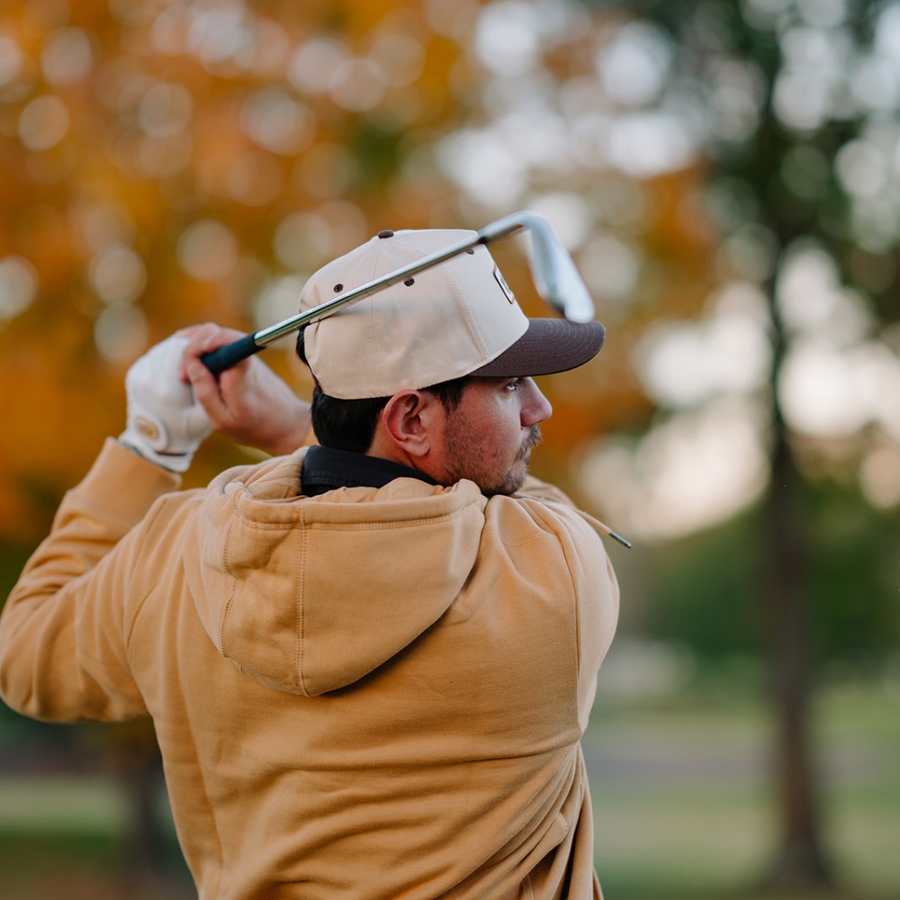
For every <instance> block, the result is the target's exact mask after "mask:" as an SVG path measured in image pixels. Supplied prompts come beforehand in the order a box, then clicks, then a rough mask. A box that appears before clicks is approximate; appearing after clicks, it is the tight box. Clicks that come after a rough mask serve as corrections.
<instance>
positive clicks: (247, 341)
mask: <svg viewBox="0 0 900 900" xmlns="http://www.w3.org/2000/svg"><path fill="white" fill-rule="evenodd" d="M532 218H533V217H529V216H524V217H523V216H522V215H521V214H514V215H511V216H507V217H506V218H504V219H499V220H498V221H496V222H493V223H491V224H490V225H486V226H485V227H484V228H483V229H481V231H478V232H476V233H475V234H474V235H473V236H472V237H470V238H465V239H463V240H461V241H458V242H457V243H455V244H451V245H450V246H448V247H445V248H444V249H443V250H439V251H437V252H435V253H431V254H429V255H428V256H424V257H422V259H419V260H417V261H416V262H414V263H410V264H409V265H407V266H404V267H403V268H401V269H396V270H395V271H394V272H391V273H390V274H388V275H385V276H383V277H381V278H377V279H375V280H374V281H370V282H368V283H367V284H364V285H362V286H361V287H358V288H354V289H353V290H352V291H347V292H346V293H345V294H341V295H340V296H339V297H335V298H334V299H333V300H328V301H326V302H325V303H320V304H319V305H318V306H314V307H313V308H312V309H308V310H306V312H302V313H300V314H299V315H296V316H292V317H291V318H289V319H285V320H284V321H283V322H279V323H278V324H276V325H271V326H269V327H268V328H263V329H261V330H260V331H257V332H254V333H253V334H248V335H246V336H245V337H242V338H239V339H238V340H236V341H233V342H232V343H230V344H225V345H224V346H222V347H219V348H218V349H216V350H212V351H210V352H209V353H207V354H205V355H203V356H201V357H200V360H201V362H202V363H203V364H204V365H205V366H206V367H207V369H209V370H210V372H212V373H213V374H214V375H218V374H219V373H220V372H224V371H225V370H226V369H230V368H231V367H232V366H235V365H237V364H238V363H239V362H240V361H241V360H243V359H247V358H248V357H250V356H253V354H254V353H258V352H259V351H260V350H262V349H264V348H265V347H268V346H269V344H272V343H274V342H275V341H277V340H279V339H280V338H283V337H286V336H287V335H289V334H291V333H292V332H295V331H299V330H300V329H301V328H303V327H304V326H305V325H309V324H310V323H311V322H316V321H318V320H319V319H323V318H325V316H329V315H331V314H332V313H334V312H336V311H337V310H338V309H340V308H341V307H343V306H347V305H348V304H350V303H355V302H356V301H357V300H362V299H363V298H364V297H368V296H369V295H370V294H374V293H375V292H376V291H380V290H382V289H383V288H386V287H390V285H392V284H396V283H397V282H399V281H404V280H405V279H407V278H410V277H411V276H413V275H416V274H417V273H419V272H422V271H424V270H425V269H430V268H431V267H432V266H437V265H440V264H441V263H443V262H446V261H447V260H448V259H452V258H453V257H454V256H459V254H460V253H465V252H466V251H467V250H471V249H473V248H474V247H476V246H478V245H479V244H489V243H492V242H493V241H496V240H500V239H501V238H505V237H508V236H509V235H511V234H514V233H515V232H517V231H520V230H522V229H523V228H526V227H528V225H527V223H528V222H529V221H530V220H531V219H532Z"/></svg>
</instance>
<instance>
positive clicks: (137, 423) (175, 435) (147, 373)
mask: <svg viewBox="0 0 900 900" xmlns="http://www.w3.org/2000/svg"><path fill="white" fill-rule="evenodd" d="M187 344H188V339H187V338H183V337H176V336H174V335H173V336H172V337H170V338H167V339H166V340H164V341H163V342H162V343H159V344H157V345H156V346H155V347H153V348H152V349H151V350H149V351H148V352H147V353H145V354H144V355H143V356H142V357H141V358H140V359H139V360H137V362H135V363H134V365H132V367H131V368H130V369H129V370H128V374H127V375H126V376H125V391H126V393H127V395H128V427H127V428H126V429H125V431H123V432H122V434H120V435H119V441H120V442H121V443H122V444H125V445H126V446H128V447H131V449H132V450H134V451H136V452H137V453H138V454H140V455H141V456H143V457H144V458H145V459H148V460H150V461H151V462H154V463H156V464H157V465H159V466H164V467H165V468H166V469H171V470H172V471H173V472H186V471H187V469H188V467H189V466H190V464H191V460H192V459H193V457H194V453H195V452H196V451H197V448H198V447H199V446H200V444H201V442H202V441H203V439H204V438H206V437H207V436H208V435H209V434H210V432H211V431H212V430H213V429H212V425H211V424H210V421H209V416H207V414H206V410H205V409H204V408H203V407H202V406H201V405H200V404H199V403H197V401H196V400H195V399H194V392H193V391H192V390H191V386H190V384H185V383H184V382H183V381H182V380H181V357H182V355H183V353H184V348H185V347H186V346H187Z"/></svg>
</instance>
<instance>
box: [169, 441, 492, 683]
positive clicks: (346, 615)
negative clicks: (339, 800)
mask: <svg viewBox="0 0 900 900" xmlns="http://www.w3.org/2000/svg"><path fill="white" fill-rule="evenodd" d="M305 452H306V451H305V450H300V451H298V452H297V453H295V454H294V455H292V456H289V457H279V458H277V459H272V460H269V461H267V462H265V463H262V464H261V465H258V466H247V467H242V468H237V469H231V470H229V471H227V472H224V473H223V474H222V475H220V476H219V477H218V478H217V479H216V480H215V481H213V483H212V484H211V485H210V487H209V489H208V490H207V493H206V496H205V498H204V500H203V502H202V504H201V505H200V507H199V509H198V511H197V513H196V517H195V519H194V521H193V522H192V523H191V527H190V529H189V532H188V535H187V541H186V546H185V551H184V553H183V560H184V565H185V570H186V575H187V581H188V586H189V589H190V591H191V594H192V596H193V599H194V603H195V605H196V609H197V613H198V615H199V616H200V619H201V621H202V623H203V626H204V628H205V629H206V632H207V634H208V635H209V637H210V639H211V640H212V642H213V643H214V644H215V646H216V647H217V648H218V650H219V652H220V653H221V654H222V655H223V656H225V657H227V658H228V659H230V660H232V662H234V664H235V665H236V666H237V667H238V668H239V669H240V670H241V671H242V672H245V673H246V674H247V675H250V676H251V677H252V678H255V679H256V680H257V681H259V682H261V683H262V684H265V685H268V686H269V687H274V688H276V689H278V690H281V691H288V692H290V693H295V694H302V695H304V696H318V695H320V694H323V693H326V692H328V691H333V690H337V689H338V688H343V687H347V686H348V685H351V684H354V683H355V682H357V681H358V680H359V679H361V678H363V677H364V676H366V675H368V674H369V673H370V672H372V671H373V670H375V669H376V668H378V667H379V666H381V665H383V664H384V663H386V662H387V661H388V660H390V659H392V658H393V657H394V656H396V655H397V654H398V653H400V652H401V651H402V650H403V649H404V648H405V647H407V646H408V645H409V644H410V643H412V642H413V641H414V640H415V639H416V638H418V637H419V636H420V635H421V634H422V633H423V632H425V631H426V630H427V629H428V628H430V627H431V626H432V625H433V624H434V623H435V622H436V621H437V620H438V619H439V618H440V617H441V616H442V615H443V614H444V613H445V612H446V611H447V609H448V607H449V606H450V604H451V603H452V602H453V600H454V599H455V598H456V596H457V595H458V594H459V592H460V591H461V589H462V588H463V585H464V584H465V582H466V579H467V578H468V577H469V573H470V572H471V570H472V568H473V566H474V564H475V560H476V556H477V554H478V548H479V544H480V535H481V531H482V528H483V526H484V521H485V506H486V504H487V499H486V498H485V497H484V496H483V495H482V493H481V492H480V491H479V489H478V488H477V486H476V485H475V484H473V483H472V482H468V481H462V482H459V483H457V484H455V485H453V486H452V487H449V488H444V487H440V486H433V485H429V484H426V483H425V482H422V481H419V480H417V479H415V478H398V479H396V480H394V481H392V482H390V483H389V484H387V485H386V486H384V487H382V488H368V487H354V488H340V489H338V490H335V491H331V492H329V493H327V494H324V495H322V496H320V497H314V498H309V497H302V496H300V495H299V494H298V491H299V488H300V470H301V467H302V464H303V458H304V456H305ZM411 548H415V550H414V551H412V549H411Z"/></svg>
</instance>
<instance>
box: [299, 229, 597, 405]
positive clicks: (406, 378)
mask: <svg viewBox="0 0 900 900" xmlns="http://www.w3.org/2000/svg"><path fill="white" fill-rule="evenodd" d="M475 234H476V233H475V232H473V231H465V230H453V229H431V230H408V231H396V232H394V231H382V232H380V233H379V234H378V235H377V236H376V237H373V238H372V239H371V240H369V241H367V242H366V243H365V244H362V245H361V246H359V247H357V248H356V249H355V250H351V251H350V252H349V253H347V254H346V255H344V256H341V257H339V258H338V259H336V260H334V261H332V262H330V263H329V264H328V265H326V266H324V267H323V268H321V269H320V270H319V271H318V272H316V273H315V275H313V276H312V278H310V279H309V281H307V283H306V284H305V285H304V287H303V290H302V291H301V293H300V310H299V311H300V313H303V312H306V311H307V310H309V309H312V308H313V307H315V306H319V305H320V304H322V303H325V302H327V301H329V300H334V299H335V298H336V297H338V296H340V295H341V294H344V293H346V292H347V291H351V290H355V289H356V288H359V287H361V286H362V285H365V284H368V283H369V282H372V281H376V280H377V279H379V278H383V277H384V276H386V275H389V274H391V273H392V272H395V271H396V270H398V269H401V268H403V267H404V266H408V265H409V264H411V263H415V262H416V261H418V260H420V259H422V258H423V257H425V256H428V255H430V254H432V253H435V252H437V251H440V250H443V249H444V248H446V247H449V246H450V245H451V244H454V243H457V242H458V241H461V240H463V239H467V238H472V237H474V236H475ZM604 338H605V332H604V329H603V326H602V325H601V324H600V323H599V322H596V321H592V322H587V323H577V322H570V321H568V320H566V319H556V318H541V319H529V318H527V317H526V316H525V314H524V313H523V312H522V310H521V308H520V307H519V304H518V303H517V302H516V298H515V297H514V296H513V293H512V291H511V290H510V289H509V287H508V285H507V284H506V281H505V280H504V278H503V276H502V275H501V274H500V270H499V269H498V268H497V265H496V263H495V262H494V259H493V257H492V256H491V254H490V252H489V251H488V249H487V247H485V246H483V245H478V246H476V247H474V248H473V249H472V250H468V251H466V252H465V253H461V254H459V255H458V256H455V257H453V258H451V259H450V260H448V261H447V262H444V263H441V264H439V265H436V266H433V267H431V268H429V269H426V270H424V271H422V272H419V273H418V274H416V275H413V276H411V277H409V278H407V279H406V280H405V281H402V282H399V283H397V284H394V285H391V286H389V287H386V288H383V289H382V290H379V291H377V292H376V293H373V294H371V295H369V296H368V297H365V298H364V299H362V300H358V301H356V302H355V303H351V304H349V305H347V306H345V307H341V308H339V309H338V311H337V312H335V313H333V314H332V315H330V316H328V317H326V318H323V319H320V320H318V321H316V322H314V323H313V324H311V325H308V326H307V327H306V331H305V335H304V342H305V352H306V359H307V362H308V363H309V367H310V369H311V370H312V372H313V374H314V375H315V377H316V380H317V381H318V383H319V386H320V388H321V389H322V391H324V392H325V393H326V394H329V395H330V396H332V397H337V398H339V399H342V400H355V399H362V398H366V397H390V396H392V395H393V394H396V393H397V392H398V391H401V390H405V389H412V390H419V389H421V388H426V387H430V386H431V385H435V384H440V383H441V382H443V381H450V380H451V379H454V378H460V377H462V376H463V375H476V376H484V377H502V378H511V377H524V376H533V375H549V374H551V373H553V372H564V371H566V370H568V369H574V368H575V367H577V366H580V365H582V364H583V363H585V362H587V361H588V360H590V359H593V357H594V356H596V355H597V353H598V352H599V350H600V348H601V347H602V346H603V341H604Z"/></svg>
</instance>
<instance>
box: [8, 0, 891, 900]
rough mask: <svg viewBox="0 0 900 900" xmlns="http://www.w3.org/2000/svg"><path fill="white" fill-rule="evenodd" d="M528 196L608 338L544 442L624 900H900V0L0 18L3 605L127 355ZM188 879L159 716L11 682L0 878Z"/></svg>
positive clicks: (13, 898) (602, 823) (227, 319)
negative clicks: (606, 608)
mask: <svg viewBox="0 0 900 900" xmlns="http://www.w3.org/2000/svg"><path fill="white" fill-rule="evenodd" d="M520 209H529V210H532V211H534V212H538V213H541V214H543V215H544V216H546V217H547V218H548V219H549V220H550V222H551V223H552V225H553V227H554V229H555V231H556V233H557V235H558V236H559V237H560V239H561V240H562V241H563V243H564V244H565V245H566V246H567V248H568V249H569V250H570V252H571V253H572V255H573V258H574V259H575V261H576V263H577V265H578V267H579V269H580V271H581V272H582V274H583V276H584V278H585V280H586V282H587V284H588V286H589V287H590V289H591V292H592V294H593V296H594V298H595V302H596V305H597V314H598V318H600V319H601V320H602V321H603V322H604V324H605V325H606V327H607V331H608V340H607V345H606V347H605V348H604V350H603V352H602V353H601V354H600V356H599V357H598V358H597V359H596V360H594V361H593V362H592V363H591V364H590V365H588V366H586V367H584V368H582V369H579V370H578V371H576V372H573V373H567V374H564V375H559V376H553V377H551V378H548V379H544V381H545V384H544V385H543V386H544V388H545V390H546V392H547V393H548V396H550V399H551V401H552V403H553V406H554V411H555V412H554V417H553V418H552V419H551V420H550V422H548V423H547V426H546V428H545V429H544V431H545V442H544V445H543V447H542V448H541V450H540V451H538V453H537V454H535V458H534V469H535V471H536V474H538V475H540V476H542V477H545V478H548V479H550V480H553V481H555V482H557V483H558V484H560V485H561V486H563V487H564V488H565V489H566V490H568V491H569V492H570V493H571V494H572V496H574V497H575V498H577V499H578V500H579V502H580V503H581V504H582V505H583V506H584V507H585V508H586V509H588V510H589V511H591V512H592V513H594V514H595V515H597V516H599V517H600V518H602V519H603V520H604V521H606V522H607V523H608V524H609V525H610V526H611V527H612V528H614V529H615V530H616V531H618V532H620V533H621V534H624V535H625V536H626V537H628V538H629V539H630V540H631V541H633V543H634V547H633V549H631V550H625V549H624V548H621V547H619V546H618V545H616V544H611V545H610V546H609V552H610V555H611V557H612V559H613V563H614V565H615V567H616V570H617V572H618V574H619V578H620V581H621V586H622V595H623V603H622V620H621V627H620V631H619V636H618V638H617V641H616V643H615V644H614V647H613V650H612V651H611V653H610V655H609V657H608V659H607V661H606V662H605V663H604V667H603V670H602V671H601V676H600V686H599V691H598V697H597V702H596V706H595V709H594V714H593V719H592V724H591V727H590V730H589V731H588V734H587V735H586V737H585V740H584V747H585V754H586V757H587V760H588V765H589V769H590V772H591V778H592V791H593V795H594V806H595V817H596V863H597V868H598V871H599V874H600V878H601V883H602V884H603V885H604V888H605V892H606V895H607V897H608V898H611V900H614V898H617V897H618V898H625V900H650V898H653V900H657V898H661V897H664V898H692V900H696V898H701V900H702V898H720V897H729V896H734V895H737V894H740V895H741V896H743V897H751V896H752V897H780V898H793V897H798V896H809V895H815V894H822V895H831V896H840V897H853V898H859V897H863V898H872V900H886V898H897V897H900V852H898V851H900V603H898V601H900V553H898V525H900V515H898V506H900V358H898V352H900V296H898V290H897V287H898V280H897V264H898V252H897V241H898V234H900V2H898V0H879V2H866V0H698V2H692V3H679V2H673V0H668V2H666V0H632V2H612V0H492V2H481V0H421V2H412V0H409V2H403V0H304V2H302V3H296V2H290V0H258V2H250V0H78V2H74V0H71V2H70V0H27V2H25V0H2V2H0V422H2V428H0V602H2V598H4V597H5V596H6V594H7V593H8V591H9V588H10V587H11V586H12V584H13V583H14V582H15V580H16V578H17V576H18V573H19V571H20V568H21V566H22V565H23V563H24V561H25V559H26V558H27V556H28V555H29V554H30V552H31V551H32V550H33V549H34V547H35V546H36V544H37V542H38V541H39V540H40V539H41V538H42V537H43V536H44V534H45V533H46V532H47V530H48V528H49V525H50V521H51V518H52V515H53V512H54V510H55V508H56V506H57V504H58V502H59V500H60V498H61V496H62V493H63V492H64V491H65V490H66V489H67V488H69V487H71V486H73V485H74V484H75V483H77V481H78V480H80V478H81V477H82V476H83V475H84V473H85V472H86V471H87V469H88V467H89V466H90V464H91V462H92V460H93V458H94V456H95V455H96V453H97V452H98V450H99V448H100V446H101V443H102V441H103V439H104V437H105V436H106V435H116V434H118V433H119V432H120V431H121V430H122V429H123V427H124V416H125V398H124V389H123V379H124V375H125V372H126V370H127V368H128V366H129V365H130V363H131V362H133V361H134V360H135V359H136V358H137V357H138V356H139V355H140V354H141V353H142V352H143V351H144V350H146V349H147V348H148V347H149V346H151V345H152V344H153V343H155V342H156V341H158V340H161V339H162V338H164V337H166V336H168V335H169V334H170V333H171V332H172V331H173V330H175V329H176V328H179V327H183V326H186V325H190V324H193V323H196V322H202V321H216V322H219V323H221V324H223V325H229V326H234V327H238V328H242V329H245V330H253V329H256V328H261V327H264V326H266V325H270V324H273V323H275V322H277V321H279V320H281V319H283V318H285V317H287V316H288V315H292V314H293V313H294V312H295V303H296V297H297V294H298V291H299V289H300V287H301V286H302V284H303V283H304V281H305V279H306V278H307V277H308V276H309V275H310V274H311V273H312V272H313V271H315V270H316V269H317V268H318V267H319V266H320V265H322V264H324V263H325V262H328V261H329V260H330V259H332V258H333V257H335V256H337V255H339V254H341V253H343V252H345V251H347V250H349V249H351V248H352V247H354V246H356V245H357V244H359V243H361V242H363V241H364V240H366V239H367V238H368V237H370V236H371V235H373V234H375V233H376V232H378V231H379V230H381V229H383V228H391V229H400V228H405V227H415V228H421V227H442V228H443V227H470V228H480V227H482V226H484V225H486V224H487V223H488V222H490V221H493V220H494V219H497V218H500V217H501V216H503V215H506V214H508V213H511V212H514V211H517V210H520ZM492 252H493V253H494V255H495V257H496V258H497V259H498V261H499V262H500V264H501V267H502V268H503V270H504V274H505V275H506V278H507V280H508V281H509V282H510V284H511V285H512V287H513V289H514V290H515V292H516V293H517V295H518V296H519V298H520V300H521V302H522V303H523V305H524V306H526V308H528V309H529V310H530V311H531V312H532V314H535V315H545V314H547V310H546V308H544V307H543V306H542V304H541V303H540V302H539V301H537V300H536V297H535V295H534V291H533V287H532V285H531V282H530V277H529V275H528V270H527V265H525V255H524V248H523V245H522V244H520V243H517V242H516V240H511V241H507V242H504V243H503V244H498V245H495V247H494V248H492ZM290 343H291V342H290V340H288V341H285V342H282V344H281V345H280V346H276V347H274V348H271V349H269V350H267V351H266V352H265V354H264V358H265V360H266V361H267V362H268V363H269V364H270V365H271V366H272V367H273V368H275V369H276V370H277V371H279V372H280V373H281V374H282V375H283V376H284V377H285V378H287V379H288V381H289V382H290V383H291V384H292V386H294V387H295V389H296V390H297V391H298V393H300V394H301V395H304V396H308V390H309V383H308V380H307V379H306V376H305V374H304V371H303V370H302V369H301V367H300V366H299V364H297V363H296V361H295V360H294V359H293V357H292V353H291V348H290ZM255 458H257V456H255V455H254V453H253V451H250V450H248V449H246V448H241V447H236V446H234V445H232V444H229V443H228V442H226V441H224V440H218V439H216V438H215V437H213V438H211V439H210V440H209V441H208V442H207V443H206V444H205V445H204V447H203V448H202V450H201V452H200V454H198V457H197V460H196V462H195V465H194V467H193V468H192V470H191V472H190V473H189V475H188V477H187V482H186V483H187V485H188V486H197V485H202V484H205V483H206V481H207V480H208V479H209V478H210V477H211V476H212V475H213V474H215V473H216V472H218V471H220V470H221V469H222V468H223V467H225V466H229V465H234V464H240V463H245V462H247V461H248V460H252V459H255ZM190 895H191V888H190V883H189V880H188V878H187V875H186V872H185V870H184V866H183V863H182V862H181V859H180V854H179V852H178V849H177V844H176V843H175V841H174V837H173V833H172V827H171V820H170V818H169V814H168V807H167V800H166V795H165V788H164V784H163V782H162V778H161V774H160V768H159V760H158V756H157V752H156V748H155V741H154V738H153V733H152V729H151V727H150V726H149V725H148V724H147V723H142V722H136V723H129V724H126V725H123V726H121V727H118V726H116V727H107V726H102V727H98V726H88V725H85V726H65V727H64V726H49V725H41V724H39V723H34V722H30V721H28V720H25V719H23V718H21V717H19V716H17V715H15V714H13V713H12V712H11V711H9V710H8V709H6V708H4V707H2V705H0V896H2V897H3V898H5V900H32V898H47V897H59V896H65V897H67V898H76V900H77V898H80V897H86V898H87V897H90V898H100V900H104V898H139V900H140V898H147V900H155V898H158V897H180V896H185V897H189V896H190Z"/></svg>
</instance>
